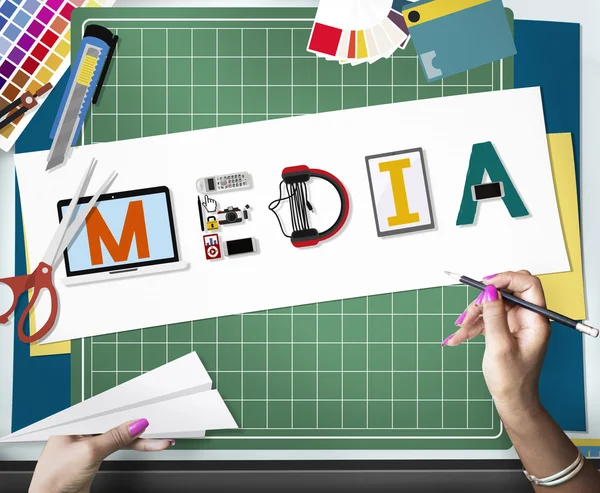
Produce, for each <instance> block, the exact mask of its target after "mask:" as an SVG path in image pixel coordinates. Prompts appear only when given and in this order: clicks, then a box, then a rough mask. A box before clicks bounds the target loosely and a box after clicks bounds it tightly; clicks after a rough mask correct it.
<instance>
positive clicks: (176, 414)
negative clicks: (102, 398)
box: [0, 390, 237, 443]
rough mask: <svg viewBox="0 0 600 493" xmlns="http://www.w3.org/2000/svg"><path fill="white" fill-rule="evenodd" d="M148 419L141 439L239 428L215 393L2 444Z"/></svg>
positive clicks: (196, 435) (92, 431) (100, 429)
mask: <svg viewBox="0 0 600 493" xmlns="http://www.w3.org/2000/svg"><path fill="white" fill-rule="evenodd" d="M139 418H146V419H147V420H148V422H149V423H150V424H149V426H148V428H146V431H145V432H144V434H142V435H141V436H142V437H146V433H147V434H148V436H151V437H153V438H172V435H173V436H175V435H176V434H177V435H179V436H181V435H183V434H185V436H186V438H202V437H203V436H204V432H203V431H201V432H194V431H193V430H198V429H201V430H224V429H232V428H237V425H236V423H235V420H234V419H233V416H231V413H230V412H229V410H228V409H227V406H226V405H225V402H224V401H223V399H222V398H221V395H220V394H219V392H218V391H216V390H209V391H207V392H197V393H195V394H191V395H187V396H184V397H178V398H176V399H168V400H166V401H162V402H157V403H154V404H150V405H147V406H141V407H136V408H133V409H128V410H126V411H119V412H114V413H108V414H102V415H99V416H96V417H94V418H90V419H84V420H81V421H77V422H75V423H69V424H65V425H62V426H55V427H52V428H47V429H44V430H41V431H35V432H32V433H26V434H23V435H19V436H16V437H12V438H11V437H6V438H3V439H2V440H0V442H2V443H14V442H42V441H46V440H48V438H50V437H51V436H56V435H97V434H101V433H105V432H106V431H108V430H110V429H112V428H114V427H115V426H119V425H120V424H123V423H125V422H127V421H131V420H135V419H139Z"/></svg>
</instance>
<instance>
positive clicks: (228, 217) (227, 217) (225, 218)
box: [217, 206, 250, 225]
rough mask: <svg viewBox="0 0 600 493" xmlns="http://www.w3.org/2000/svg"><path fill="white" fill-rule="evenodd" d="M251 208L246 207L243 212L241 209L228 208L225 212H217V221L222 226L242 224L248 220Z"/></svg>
mask: <svg viewBox="0 0 600 493" xmlns="http://www.w3.org/2000/svg"><path fill="white" fill-rule="evenodd" d="M249 208H250V207H249V206H246V207H244V209H243V210H242V209H240V208H239V207H227V209H225V210H224V211H219V212H217V221H219V224H221V225H224V224H235V223H241V222H243V221H244V220H245V219H248V209H249Z"/></svg>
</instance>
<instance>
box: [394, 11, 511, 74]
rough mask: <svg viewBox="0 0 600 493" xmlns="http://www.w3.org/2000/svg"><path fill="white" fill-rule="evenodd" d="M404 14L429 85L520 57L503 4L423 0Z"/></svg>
mask: <svg viewBox="0 0 600 493" xmlns="http://www.w3.org/2000/svg"><path fill="white" fill-rule="evenodd" d="M403 14H404V18H405V20H406V25H407V27H408V31H409V32H410V35H411V36H412V40H413V43H414V45H415V48H416V50H417V54H418V55H419V60H420V61H421V65H422V66H423V72H424V73H425V77H426V78H427V81H428V82H432V81H436V80H438V79H442V78H445V77H449V76H451V75H454V74H458V73H461V72H465V71H467V70H471V69H474V68H477V67H481V66H482V65H487V64H488V63H491V62H495V61H496V60H501V59H502V58H508V57H511V56H513V55H515V54H516V53H517V50H516V48H515V43H514V40H513V36H512V32H511V30H510V26H509V24H508V20H507V18H506V13H505V11H504V5H502V0H421V1H420V2H415V3H411V4H408V5H406V6H405V7H404V9H403Z"/></svg>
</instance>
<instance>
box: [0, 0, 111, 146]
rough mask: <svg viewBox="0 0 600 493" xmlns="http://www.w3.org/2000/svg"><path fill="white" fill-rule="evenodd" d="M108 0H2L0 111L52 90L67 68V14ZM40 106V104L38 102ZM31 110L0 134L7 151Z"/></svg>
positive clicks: (35, 109)
mask: <svg viewBox="0 0 600 493" xmlns="http://www.w3.org/2000/svg"><path fill="white" fill-rule="evenodd" d="M112 4H114V0H4V1H2V2H0V59H1V60H2V61H1V62H0V108H3V107H6V106H7V105H9V104H10V103H12V102H13V101H14V100H15V99H17V98H18V97H19V96H20V95H22V94H23V93H25V92H26V91H29V92H30V93H31V94H34V93H35V92H36V91H37V90H38V89H39V88H40V87H42V86H44V85H45V84H47V83H51V84H52V85H53V86H54V85H56V83H57V82H58V81H59V80H60V78H61V77H62V75H63V74H64V73H65V71H66V70H67V68H68V67H69V65H70V53H71V29H70V25H69V22H70V20H71V13H72V12H73V10H74V9H75V8H78V7H109V6H111V5H112ZM40 103H43V101H40ZM38 108H39V106H38V107H36V108H34V109H32V110H31V111H28V112H27V113H26V114H25V115H23V116H21V117H19V118H17V119H16V120H15V121H14V122H13V123H11V124H9V125H7V126H6V127H4V128H3V129H2V131H0V149H2V150H3V151H7V150H9V149H10V148H11V147H12V146H13V145H14V143H15V141H16V140H17V138H18V137H19V135H21V132H22V131H23V130H24V129H25V127H26V126H27V123H28V122H29V121H30V120H31V118H33V115H35V113H36V111H37V109H38Z"/></svg>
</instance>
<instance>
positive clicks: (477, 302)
mask: <svg viewBox="0 0 600 493" xmlns="http://www.w3.org/2000/svg"><path fill="white" fill-rule="evenodd" d="M483 293H485V291H482V292H481V293H479V296H478V297H477V299H476V300H475V304H476V305H481V302H482V301H483Z"/></svg>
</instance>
